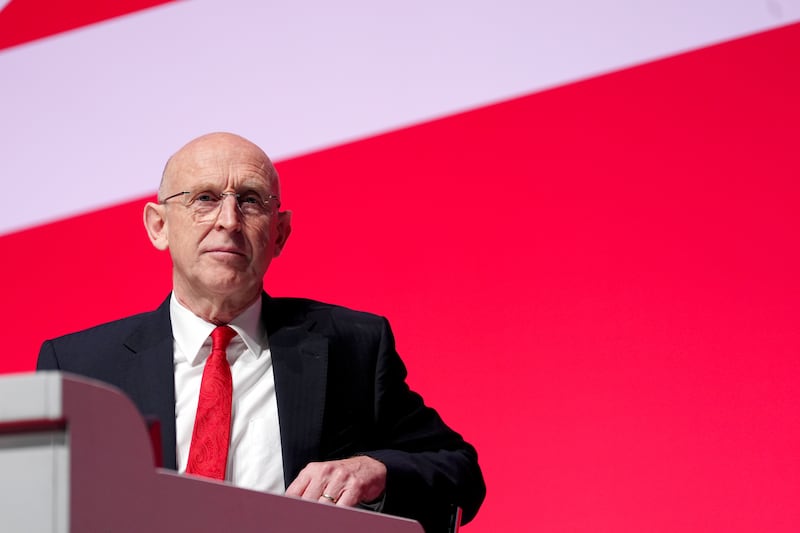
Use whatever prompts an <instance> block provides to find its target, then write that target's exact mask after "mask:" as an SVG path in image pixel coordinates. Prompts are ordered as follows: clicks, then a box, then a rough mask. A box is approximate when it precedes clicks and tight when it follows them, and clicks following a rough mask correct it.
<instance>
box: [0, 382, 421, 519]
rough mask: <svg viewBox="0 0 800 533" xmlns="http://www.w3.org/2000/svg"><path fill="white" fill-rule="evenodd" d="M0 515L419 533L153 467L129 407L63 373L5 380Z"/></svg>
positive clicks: (142, 429) (354, 512)
mask: <svg viewBox="0 0 800 533" xmlns="http://www.w3.org/2000/svg"><path fill="white" fill-rule="evenodd" d="M0 517H2V518H1V519H0V520H1V521H2V530H3V531H4V532H8V533H16V532H25V533H40V532H42V533H44V532H47V533H67V532H70V533H98V532H106V531H108V532H113V533H141V532H143V531H153V532H167V533H175V532H184V531H187V532H189V531H191V532H193V533H195V532H196V533H204V532H208V533H212V532H213V533H219V532H221V531H234V532H237V533H250V532H259V533H306V532H308V533H319V532H320V531H325V533H375V532H380V533H423V530H422V527H421V526H420V525H419V524H418V523H417V522H415V521H413V520H407V519H404V518H396V517H391V516H387V515H380V514H377V513H372V512H369V511H362V510H359V509H346V508H340V507H335V506H332V505H329V504H323V503H317V502H311V501H306V500H301V499H299V498H293V497H289V496H279V495H274V494H266V493H262V492H257V491H252V490H247V489H241V488H238V487H234V486H232V485H229V484H226V483H222V482H218V481H213V480H206V479H201V478H194V477H189V476H183V475H178V474H177V473H176V472H174V471H171V470H165V469H162V468H156V466H155V463H154V456H153V448H152V446H151V443H150V437H149V434H148V431H147V428H146V425H145V422H144V421H143V419H142V417H141V416H140V414H139V412H138V411H137V410H136V407H135V406H134V405H133V403H132V402H131V401H130V400H128V399H127V397H125V396H124V395H123V394H122V393H121V392H119V391H117V390H116V389H114V388H113V387H110V386H107V385H105V384H103V383H100V382H97V381H93V380H89V379H86V378H81V377H77V376H72V375H70V374H65V373H60V372H39V373H31V374H15V375H8V376H0Z"/></svg>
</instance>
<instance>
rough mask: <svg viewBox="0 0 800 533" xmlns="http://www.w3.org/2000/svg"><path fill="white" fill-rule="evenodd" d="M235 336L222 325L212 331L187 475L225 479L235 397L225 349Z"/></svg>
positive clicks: (229, 329)
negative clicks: (233, 398) (232, 406)
mask: <svg viewBox="0 0 800 533" xmlns="http://www.w3.org/2000/svg"><path fill="white" fill-rule="evenodd" d="M235 336H236V332H235V331H233V330H232V329H231V328H229V327H228V326H219V327H218V328H216V329H215V330H214V331H212V332H211V355H210V356H209V357H208V359H207V360H206V367H205V369H203V382H202V384H201V385H200V398H199V400H198V402H197V416H196V417H195V419H194V432H193V433H192V445H191V447H190V448H189V462H188V464H187V465H186V473H187V474H196V475H200V476H205V477H210V478H213V479H225V465H226V463H227V461H228V444H229V442H230V435H231V397H232V395H233V380H232V379H231V367H230V366H229V365H228V359H227V356H226V355H225V349H226V348H227V347H228V343H229V342H231V339H232V338H234V337H235Z"/></svg>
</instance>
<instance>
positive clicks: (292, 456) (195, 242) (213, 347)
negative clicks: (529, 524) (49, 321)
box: [38, 133, 485, 531]
mask: <svg viewBox="0 0 800 533" xmlns="http://www.w3.org/2000/svg"><path fill="white" fill-rule="evenodd" d="M158 198H159V201H158V203H148V204H147V205H146V206H145V209H144V224H145V227H146V229H147V233H148V236H149V237H150V240H151V241H152V243H153V245H154V246H155V247H156V248H157V249H159V250H169V253H170V255H171V258H172V263H173V291H172V293H171V295H170V296H169V297H168V298H167V300H166V301H165V302H164V303H163V304H162V305H161V306H160V307H159V308H158V309H157V310H156V311H153V312H151V313H145V314H141V315H137V316H133V317H129V318H126V319H123V320H119V321H115V322H111V323H109V324H104V325H101V326H98V327H96V328H92V329H89V330H85V331H82V332H78V333H74V334H72V335H67V336H64V337H61V338H58V339H54V340H50V341H46V342H45V343H44V344H43V345H42V349H41V352H40V354H39V361H38V368H39V369H60V370H64V371H69V372H74V373H77V374H83V375H86V376H89V377H93V378H96V379H100V380H102V381H105V382H108V383H111V384H113V385H116V386H117V387H119V388H121V389H122V390H123V391H125V392H126V393H127V394H128V395H129V396H130V397H131V399H132V400H133V401H134V403H136V405H137V407H138V408H139V410H140V411H141V412H142V414H144V415H155V416H157V417H158V418H159V420H160V423H161V425H162V432H163V436H164V443H163V455H164V464H165V466H166V467H168V468H175V469H177V470H178V471H180V472H184V471H186V472H190V473H197V474H200V475H207V476H209V477H218V478H220V479H226V480H228V481H230V482H232V483H234V484H236V485H239V486H243V487H248V488H253V489H257V490H265V491H270V492H283V491H284V490H285V493H286V494H287V495H292V496H298V497H301V498H305V499H310V500H316V501H320V502H327V503H331V504H335V505H342V506H355V505H362V506H364V505H366V506H368V507H371V508H373V509H378V510H382V511H383V512H387V513H391V514H396V515H400V516H407V517H410V518H414V519H417V520H419V521H420V522H422V523H423V526H425V528H426V530H428V531H433V530H438V529H440V528H441V526H442V525H443V524H444V522H445V521H446V517H445V513H447V512H448V511H449V509H450V506H452V505H456V506H459V507H461V508H462V509H463V511H464V522H467V521H469V520H470V519H471V518H472V517H474V515H475V513H476V512H477V510H478V507H479V506H480V504H481V502H482V500H483V497H484V495H485V486H484V482H483V478H482V475H481V472H480V469H479V467H478V463H477V454H476V452H475V450H474V448H473V447H472V446H470V445H469V444H467V443H466V442H464V441H463V439H462V438H461V437H460V436H459V435H458V434H457V433H455V432H453V431H452V430H451V429H450V428H448V427H447V426H446V425H445V424H444V423H443V422H442V421H441V419H440V418H439V416H438V415H437V414H436V412H435V411H433V410H432V409H430V408H428V407H426V406H425V405H424V404H423V402H422V399H421V398H420V397H419V396H418V395H417V394H415V393H413V392H411V391H410V390H409V389H408V387H407V385H406V383H405V375H406V372H405V367H404V366H403V364H402V362H401V361H400V358H399V356H398V355H397V353H396V351H395V348H394V339H393V337H392V333H391V330H390V328H389V326H388V323H387V322H386V320H385V319H383V318H380V317H377V316H374V315H370V314H367V313H360V312H356V311H352V310H349V309H345V308H342V307H337V306H332V305H327V304H322V303H319V302H314V301H310V300H303V299H290V298H271V297H269V296H268V295H267V294H266V293H264V292H263V278H264V274H265V273H266V271H267V268H268V267H269V264H270V261H271V260H272V259H273V258H274V257H277V256H278V255H279V254H280V252H281V250H282V249H283V247H284V245H285V243H286V240H287V238H288V237H289V234H290V232H291V212H289V211H280V185H279V181H278V174H277V172H276V170H275V168H274V167H273V165H272V162H271V161H270V160H269V158H268V157H267V155H266V154H265V153H264V152H263V151H262V150H261V149H260V148H258V147H257V146H256V145H254V144H253V143H251V142H250V141H248V140H246V139H244V138H242V137H239V136H236V135H233V134H229V133H213V134H209V135H205V136H202V137H199V138H198V139H195V140H193V141H191V142H190V143H188V144H187V145H186V146H184V147H183V148H181V149H180V150H179V151H178V152H177V153H176V154H175V155H173V156H172V157H171V158H170V159H169V161H168V162H167V165H166V167H165V169H164V174H163V177H162V181H161V185H160V187H159V193H158ZM209 336H210V337H211V338H212V339H213V340H209ZM222 338H224V340H220V339H222ZM215 354H216V355H215ZM220 354H221V355H220ZM206 375H209V376H211V377H208V378H207V377H206ZM221 383H227V385H224V386H222V385H220V384H221ZM212 385H214V386H215V387H216V388H215V389H213V390H214V392H213V393H210V392H208V391H210V390H212V389H211V386H212ZM207 387H208V388H207ZM220 391H223V392H220ZM209 428H211V429H209ZM203 439H206V440H203ZM220 448H221V449H220ZM208 449H213V450H216V451H215V452H214V453H212V454H210V456H209V454H207V453H204V451H207V450H208ZM217 452H218V453H217ZM209 457H211V458H210V459H209ZM204 461H211V462H216V463H215V464H216V465H217V466H214V467H210V470H203V468H206V466H204V465H206V464H207V463H204ZM214 468H217V470H214ZM212 471H213V473H209V472H212Z"/></svg>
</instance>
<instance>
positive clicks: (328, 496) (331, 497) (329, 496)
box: [319, 490, 339, 505]
mask: <svg viewBox="0 0 800 533" xmlns="http://www.w3.org/2000/svg"><path fill="white" fill-rule="evenodd" d="M335 494H336V493H335V492H330V491H328V490H325V491H324V492H323V493H322V495H321V496H320V497H319V501H320V502H321V503H330V504H333V505H336V503H337V502H338V501H339V498H338V497H337V496H335Z"/></svg>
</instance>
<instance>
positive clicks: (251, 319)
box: [169, 292, 268, 366]
mask: <svg viewBox="0 0 800 533" xmlns="http://www.w3.org/2000/svg"><path fill="white" fill-rule="evenodd" d="M262 298H263V296H259V298H258V299H257V300H256V301H255V302H253V304H252V305H250V307H248V308H247V309H245V310H244V311H243V312H242V313H241V314H240V315H239V316H237V317H236V318H234V319H233V320H231V322H230V323H229V324H228V325H229V326H230V327H231V328H233V330H234V331H235V332H236V333H237V335H238V336H237V337H234V339H233V340H232V341H231V346H233V345H234V343H236V342H241V341H243V342H244V344H245V345H246V346H247V349H249V350H250V352H251V353H252V354H253V355H255V357H256V358H258V357H260V356H261V354H262V353H263V352H264V351H266V349H267V347H268V344H267V336H266V329H265V328H264V326H263V324H262V321H261V299H262ZM169 314H170V320H171V321H172V336H173V337H174V338H175V344H176V346H177V348H178V349H177V350H176V355H177V354H178V353H181V354H183V356H184V357H186V361H187V362H188V363H189V364H190V365H192V366H195V365H197V364H199V363H200V362H202V361H203V360H204V359H205V358H207V357H208V355H209V353H210V351H206V350H202V348H203V345H204V344H206V343H208V344H209V346H210V341H209V340H208V338H209V336H210V335H211V332H212V331H214V328H216V327H217V326H216V324H212V323H210V322H206V321H205V320H203V319H202V318H200V317H199V316H197V315H195V314H194V313H192V312H191V311H190V310H189V309H187V308H186V307H184V306H183V304H181V303H180V302H179V301H178V299H177V298H176V297H175V293H174V292H173V293H172V295H171V296H170V302H169ZM237 339H241V340H240V341H239V340H237ZM229 353H230V352H229Z"/></svg>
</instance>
